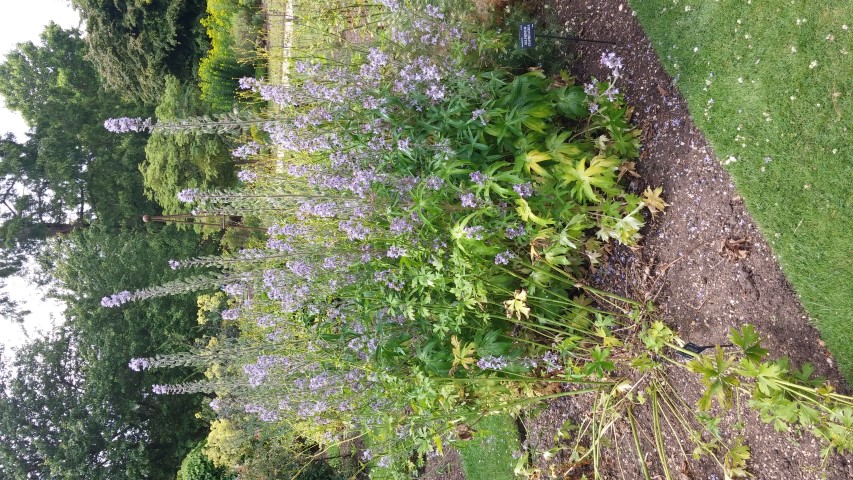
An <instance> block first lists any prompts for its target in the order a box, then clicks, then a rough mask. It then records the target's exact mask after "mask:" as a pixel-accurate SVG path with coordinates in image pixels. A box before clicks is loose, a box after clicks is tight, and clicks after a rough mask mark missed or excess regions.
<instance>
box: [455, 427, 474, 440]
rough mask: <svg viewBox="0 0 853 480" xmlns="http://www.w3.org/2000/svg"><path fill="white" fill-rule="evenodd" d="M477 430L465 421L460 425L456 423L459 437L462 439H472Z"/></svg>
mask: <svg viewBox="0 0 853 480" xmlns="http://www.w3.org/2000/svg"><path fill="white" fill-rule="evenodd" d="M475 432H476V430H474V429H473V428H471V427H469V426H468V425H467V424H465V423H460V424H459V425H456V435H458V436H459V438H460V439H462V440H471V439H472V438H474V433H475Z"/></svg>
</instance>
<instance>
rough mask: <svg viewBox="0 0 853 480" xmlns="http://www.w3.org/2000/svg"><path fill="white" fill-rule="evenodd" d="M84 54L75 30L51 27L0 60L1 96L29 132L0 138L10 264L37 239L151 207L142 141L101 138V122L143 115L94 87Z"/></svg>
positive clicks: (0, 225) (2, 233)
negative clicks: (142, 172) (144, 185)
mask: <svg viewBox="0 0 853 480" xmlns="http://www.w3.org/2000/svg"><path fill="white" fill-rule="evenodd" d="M87 49H88V47H87V45H86V42H85V41H84V40H83V38H82V36H81V33H80V32H79V31H78V30H76V29H63V28H61V27H60V26H58V25H56V24H53V23H51V24H50V25H48V26H47V27H46V28H45V30H44V32H43V33H42V34H41V42H40V43H39V44H36V43H33V42H25V43H20V44H18V45H17V48H16V49H14V50H13V51H11V52H10V53H9V54H8V55H7V57H6V59H5V61H4V62H3V63H2V64H0V94H2V95H3V96H4V97H5V99H6V103H7V105H8V107H9V108H10V109H13V110H16V111H18V112H20V113H21V115H22V116H23V117H24V120H25V121H26V122H27V124H28V125H29V126H30V132H29V139H27V140H26V141H23V142H22V141H19V140H18V139H16V138H15V137H14V136H12V135H10V134H7V135H5V136H3V137H2V138H0V240H1V241H2V244H3V248H4V249H5V252H6V256H7V258H12V259H17V260H15V261H13V262H11V263H10V262H6V263H7V264H9V266H11V265H14V264H17V263H20V258H19V257H20V256H21V255H24V254H25V253H28V252H32V250H33V248H34V247H36V246H37V245H38V244H39V243H40V241H41V240H42V239H44V238H45V237H49V236H52V235H55V234H57V233H67V232H69V231H71V230H73V229H74V228H76V227H79V226H82V225H86V224H88V223H89V222H91V221H92V220H93V219H95V218H97V219H99V220H100V221H102V222H104V223H108V224H112V225H132V224H138V223H139V218H140V215H141V214H142V213H143V212H144V211H151V210H153V209H154V205H153V204H152V203H151V202H149V201H148V200H147V199H146V198H145V196H144V195H143V192H142V179H141V177H140V176H139V174H138V173H137V168H138V165H139V163H140V162H141V161H142V160H143V159H144V151H143V149H144V145H145V141H146V137H145V136H143V135H135V136H120V135H110V134H108V132H106V131H105V130H104V126H103V122H104V120H106V119H107V118H109V117H113V116H120V115H122V114H126V113H127V112H130V113H131V114H143V113H145V111H146V109H145V108H144V107H143V106H141V105H140V104H134V103H128V102H126V101H124V100H122V99H121V98H120V97H119V96H118V95H116V94H111V93H108V92H106V91H105V90H104V89H103V87H102V86H101V82H100V80H99V78H98V75H97V72H96V71H95V69H94V67H93V66H92V64H91V63H90V62H88V61H87V60H86V54H87ZM4 266H5V265H4ZM3 270H4V272H5V273H12V272H14V271H15V270H14V269H3ZM0 273H3V272H0Z"/></svg>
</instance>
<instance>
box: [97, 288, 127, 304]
mask: <svg viewBox="0 0 853 480" xmlns="http://www.w3.org/2000/svg"><path fill="white" fill-rule="evenodd" d="M132 299H133V294H132V293H130V292H128V291H127V290H125V291H123V292H119V293H115V294H113V295H110V296H109V297H104V298H102V299H101V306H102V307H107V308H115V307H118V306H120V305H122V304H124V303H127V302H129V301H131V300H132Z"/></svg>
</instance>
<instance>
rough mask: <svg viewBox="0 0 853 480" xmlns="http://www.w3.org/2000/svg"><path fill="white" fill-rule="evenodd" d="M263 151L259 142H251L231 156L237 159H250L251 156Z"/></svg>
mask: <svg viewBox="0 0 853 480" xmlns="http://www.w3.org/2000/svg"><path fill="white" fill-rule="evenodd" d="M260 151H261V144H260V143H258V142H254V141H252V142H249V143H247V144H245V145H240V146H239V147H237V148H235V149H234V150H232V151H231V156H232V157H236V158H248V157H249V156H250V155H257V154H258V153H260Z"/></svg>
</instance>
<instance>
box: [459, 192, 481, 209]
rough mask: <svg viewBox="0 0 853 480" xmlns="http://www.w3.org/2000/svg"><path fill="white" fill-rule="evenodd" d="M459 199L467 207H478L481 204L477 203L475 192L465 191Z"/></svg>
mask: <svg viewBox="0 0 853 480" xmlns="http://www.w3.org/2000/svg"><path fill="white" fill-rule="evenodd" d="M459 200H460V201H461V202H462V206H463V207H465V208H477V207H478V206H479V205H478V203H477V198H476V197H475V196H474V194H473V193H465V194H463V195H460V196H459Z"/></svg>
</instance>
